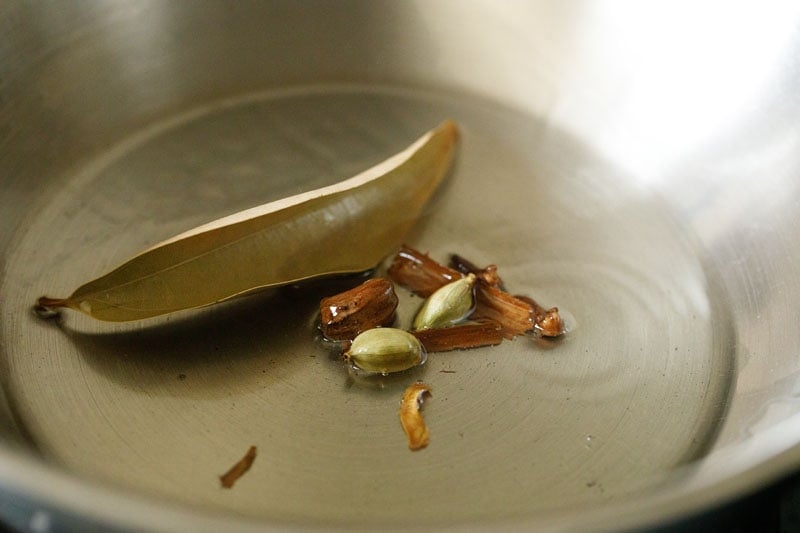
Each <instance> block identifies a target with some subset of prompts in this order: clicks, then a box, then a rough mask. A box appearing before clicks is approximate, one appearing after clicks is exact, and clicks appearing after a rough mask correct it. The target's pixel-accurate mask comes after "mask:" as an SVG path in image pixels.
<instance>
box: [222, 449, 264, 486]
mask: <svg viewBox="0 0 800 533" xmlns="http://www.w3.org/2000/svg"><path fill="white" fill-rule="evenodd" d="M255 459H256V447H255V446H250V448H249V449H248V450H247V453H245V454H244V457H242V458H241V459H239V461H237V463H236V464H235V465H233V466H232V467H231V468H230V470H228V471H227V472H225V473H224V474H222V475H221V476H219V481H220V483H221V484H222V487H223V488H226V489H229V488H231V487H233V484H234V483H236V480H238V479H239V478H240V477H242V475H244V473H245V472H247V471H248V470H250V467H251V466H252V465H253V461H255Z"/></svg>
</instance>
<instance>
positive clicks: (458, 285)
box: [413, 274, 476, 330]
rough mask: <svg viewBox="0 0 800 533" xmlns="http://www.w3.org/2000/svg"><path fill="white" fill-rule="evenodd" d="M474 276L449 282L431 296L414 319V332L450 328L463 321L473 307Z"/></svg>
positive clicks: (469, 275)
mask: <svg viewBox="0 0 800 533" xmlns="http://www.w3.org/2000/svg"><path fill="white" fill-rule="evenodd" d="M475 279H476V278H475V274H468V275H467V276H465V277H463V278H460V279H457V280H455V281H451V282H450V283H448V284H447V285H443V286H442V287H439V288H438V289H437V290H436V292H434V293H433V294H431V295H430V296H429V297H428V298H427V299H426V300H425V302H424V303H423V304H422V307H421V308H420V310H419V311H418V312H417V315H416V317H415V318H414V326H413V328H414V329H415V330H420V329H430V328H441V327H445V326H451V325H453V324H455V323H456V322H460V321H461V320H464V319H465V318H466V317H467V316H468V315H469V314H470V313H471V312H472V310H473V309H474V307H475V298H474V297H473V294H472V293H473V286H474V285H475Z"/></svg>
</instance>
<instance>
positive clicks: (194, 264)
mask: <svg viewBox="0 0 800 533" xmlns="http://www.w3.org/2000/svg"><path fill="white" fill-rule="evenodd" d="M457 137H458V131H457V128H456V125H455V124H454V123H453V122H451V121H445V122H443V123H442V124H440V125H439V126H437V127H436V128H435V129H433V130H431V131H429V132H427V133H426V134H425V135H423V136H422V137H420V138H419V139H418V140H417V141H415V142H414V143H413V144H412V145H411V146H409V147H408V148H406V149H405V150H403V151H402V152H400V153H398V154H396V155H394V156H392V157H390V158H389V159H387V160H385V161H383V162H382V163H379V164H378V165H376V166H374V167H372V168H370V169H368V170H366V171H364V172H362V173H360V174H358V175H356V176H354V177H352V178H350V179H348V180H345V181H342V182H340V183H337V184H334V185H331V186H328V187H323V188H320V189H316V190H313V191H309V192H305V193H302V194H298V195H295V196H291V197H289V198H284V199H281V200H278V201H275V202H270V203H267V204H264V205H262V206H259V207H254V208H251V209H247V210H245V211H241V212H239V213H236V214H234V215H230V216H228V217H224V218H221V219H219V220H216V221H214V222H211V223H209V224H205V225H203V226H200V227H197V228H195V229H193V230H190V231H188V232H186V233H183V234H181V235H177V236H175V237H173V238H171V239H168V240H166V241H164V242H162V243H160V244H158V245H156V246H154V247H152V248H150V249H148V250H145V251H144V252H142V253H140V254H139V255H137V256H135V257H133V258H132V259H130V260H129V261H127V262H126V263H124V264H123V265H121V266H119V267H117V268H116V269H115V270H112V271H111V272H109V273H107V274H105V275H104V276H102V277H100V278H97V279H95V280H93V281H90V282H88V283H86V284H85V285H82V286H81V287H79V288H78V289H76V290H75V292H74V293H72V295H71V296H69V297H68V298H62V299H59V298H49V297H42V298H40V299H39V305H40V306H41V307H44V308H49V309H52V308H58V307H68V308H72V309H75V310H78V311H81V312H83V313H85V314H87V315H89V316H91V317H94V318H96V319H99V320H106V321H114V322H123V321H130V320H138V319H143V318H149V317H153V316H157V315H162V314H165V313H171V312H174V311H179V310H183V309H192V308H197V307H202V306H206V305H210V304H213V303H216V302H220V301H223V300H226V299H229V298H231V297H234V296H237V295H241V294H245V293H247V292H251V291H254V290H257V289H261V288H265V287H273V286H280V285H286V284H290V283H296V282H299V281H303V280H307V279H311V278H315V277H320V276H329V275H336V274H346V273H354V272H362V271H364V270H368V269H370V268H373V267H375V266H376V265H377V264H378V263H379V262H380V261H381V260H382V259H383V258H384V257H386V256H387V255H388V254H390V253H391V252H392V251H394V250H395V249H396V248H397V247H398V246H399V245H400V244H401V242H402V240H403V237H404V235H405V234H406V232H407V231H408V230H409V229H410V228H411V226H412V225H413V224H414V222H415V221H416V219H417V218H418V217H419V215H420V213H421V211H422V208H423V206H424V205H425V204H426V202H427V201H428V200H429V199H430V197H431V195H432V194H433V192H434V191H435V190H436V188H437V187H438V185H439V183H440V182H441V181H442V179H443V177H444V176H445V174H446V173H447V170H448V169H449V168H450V164H451V162H452V159H453V153H454V151H455V145H456V140H457Z"/></svg>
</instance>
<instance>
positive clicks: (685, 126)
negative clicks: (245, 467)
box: [0, 1, 800, 530]
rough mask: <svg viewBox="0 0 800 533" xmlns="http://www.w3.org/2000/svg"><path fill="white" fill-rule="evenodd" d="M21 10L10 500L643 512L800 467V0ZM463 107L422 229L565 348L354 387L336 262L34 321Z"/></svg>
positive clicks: (168, 507) (527, 346)
mask: <svg viewBox="0 0 800 533" xmlns="http://www.w3.org/2000/svg"><path fill="white" fill-rule="evenodd" d="M723 6H724V9H723ZM723 12H724V13H725V15H724V16H720V13H723ZM0 29H2V34H3V35H4V36H5V37H4V38H3V40H2V41H0V179H1V180H2V184H3V191H4V192H3V195H2V196H0V207H1V208H2V216H3V220H4V223H3V225H2V227H0V244H2V249H3V255H2V280H1V283H2V286H1V287H2V289H1V292H0V294H2V298H1V299H0V312H1V313H2V314H1V315H0V343H1V344H0V349H1V350H2V353H1V355H2V357H0V362H1V363H0V364H2V385H3V393H4V404H3V405H2V409H0V413H2V416H0V422H1V423H2V425H1V426H0V428H2V439H3V445H2V447H0V485H2V489H3V490H4V491H9V492H13V493H16V494H19V495H20V496H21V497H23V498H27V497H30V498H32V501H36V502H40V503H41V505H43V506H44V507H46V508H47V507H52V508H55V509H58V510H59V511H58V512H59V513H67V514H69V515H70V516H75V515H78V516H84V517H86V518H87V519H89V520H92V521H94V522H99V523H106V524H115V525H116V526H117V527H121V528H132V529H142V528H145V529H162V530H170V529H173V530H178V529H181V530H182V529H186V528H187V527H191V528H192V529H207V530H213V529H215V528H219V527H220V526H221V525H225V526H226V527H228V528H233V527H239V528H241V529H250V528H252V529H260V528H264V527H269V526H274V527H280V528H283V527H286V526H289V525H297V526H301V527H313V526H319V527H322V526H333V527H336V526H364V527H369V526H377V525H381V526H390V527H397V528H403V527H415V526H420V527H424V526H431V525H437V526H442V527H446V526H454V527H458V526H463V525H464V524H470V525H472V526H474V527H485V528H493V527H497V526H501V525H502V526H508V525H510V524H517V525H522V524H525V525H528V526H530V525H538V526H540V527H553V528H561V529H585V528H586V527H600V528H604V527H605V528H607V527H615V528H617V527H641V526H645V525H653V524H658V523H661V522H662V521H664V520H669V519H673V518H675V517H679V516H683V515H686V514H688V513H692V512H696V511H699V510H702V509H704V508H706V507H707V506H708V505H711V504H712V503H714V502H719V501H723V500H726V499H729V498H732V497H734V496H736V495H740V494H743V493H745V492H747V491H749V490H754V489H755V488H757V487H759V486H760V485H761V484H763V483H765V482H767V481H769V480H771V479H774V478H775V477H776V476H779V475H781V474H785V473H787V472H790V471H791V470H793V469H794V468H796V467H797V465H798V464H800V447H799V446H798V444H799V443H800V417H798V416H797V408H798V405H800V404H799V403H798V402H800V400H798V395H797V391H798V390H800V386H798V383H797V379H798V370H799V367H800V361H798V360H797V357H796V354H797V351H798V348H800V333H798V330H797V328H796V327H795V324H797V323H798V319H800V316H798V315H800V312H799V311H798V306H797V304H796V302H797V301H798V297H800V281H798V280H800V272H798V269H799V268H800V267H798V266H797V265H798V264H800V263H799V262H798V260H800V245H798V244H797V243H798V242H800V241H798V233H799V232H800V228H799V227H798V225H797V220H798V216H797V215H798V210H800V203H799V201H800V197H799V196H798V186H800V179H798V178H800V132H798V129H797V126H796V124H797V122H798V118H800V90H798V89H800V71H798V67H797V65H798V54H800V7H798V6H796V5H795V3H793V2H785V3H781V2H775V3H771V4H769V5H766V6H758V7H756V6H755V5H753V4H736V5H731V4H729V3H725V4H721V3H713V2H710V3H703V4H701V5H697V4H695V3H692V4H689V3H675V2H670V3H663V4H660V3H648V4H647V5H646V6H643V5H639V4H638V3H633V2H631V3H604V2H593V3H559V4H558V5H556V4H553V3H545V2H542V3H527V2H526V3H508V4H502V5H500V4H497V3H489V2H471V3H467V4H464V3H460V2H459V3H455V2H445V1H438V2H407V3H402V4H398V3H389V2H386V3H383V2H363V3H362V2H342V3H336V4H332V3H327V2H320V3H302V4H299V3H294V2H270V3H252V4H251V3H236V4H228V3H207V2H202V3H200V2H199V3H186V2H184V3H169V2H131V3H124V2H120V3H114V4H105V3H97V4H93V3H81V4H67V3H53V4H50V5H43V4H42V5H26V4H21V3H20V4H17V3H7V4H4V5H3V6H2V7H0ZM445 117H451V118H453V119H455V120H456V121H458V122H459V124H460V125H461V127H462V130H463V139H462V144H461V147H460V151H459V155H458V163H457V165H456V168H455V169H454V171H453V173H452V175H451V177H450V180H449V182H448V184H447V186H446V187H445V188H444V190H443V191H442V192H441V194H440V195H439V196H438V197H437V199H436V200H435V202H434V203H433V204H432V206H431V208H430V209H429V211H428V213H427V214H426V216H425V217H424V219H423V220H422V221H421V222H420V224H419V225H418V227H417V228H416V229H415V231H414V233H413V234H412V235H410V236H409V243H410V244H412V245H414V246H416V247H419V248H421V249H424V250H428V251H430V252H431V254H432V255H433V256H434V257H437V258H440V259H444V258H445V257H446V255H447V254H448V253H451V252H454V251H455V252H459V253H462V254H463V255H465V256H466V257H469V258H471V259H473V260H474V261H475V262H478V263H489V262H495V263H497V264H498V265H499V266H500V268H501V274H502V275H503V277H504V279H505V281H506V283H507V284H508V285H509V287H510V288H511V289H512V290H513V291H514V292H519V293H528V294H532V295H535V296H536V297H537V298H539V299H540V300H541V301H542V302H543V303H545V304H548V305H559V307H561V308H562V309H564V310H566V311H567V312H568V313H569V315H570V317H571V326H572V329H571V331H570V332H569V334H568V336H567V337H566V338H565V339H564V340H563V341H561V342H556V343H542V342H537V341H534V340H532V339H517V340H516V341H514V342H513V343H505V344H503V345H502V346H500V347H497V348H491V349H481V350H474V351H469V352H461V353H450V354H434V355H432V356H431V357H430V358H429V360H428V362H427V364H426V365H425V366H424V367H422V368H420V369H417V370H415V371H414V372H412V373H410V374H408V375H400V376H398V377H393V378H392V379H387V380H383V381H378V382H362V381H358V380H357V381H353V380H352V379H350V378H349V377H348V375H347V373H346V371H345V370H344V369H343V367H342V365H341V364H340V362H339V361H337V360H336V358H335V357H332V356H331V355H330V354H329V352H327V351H326V350H325V348H324V347H323V346H321V345H320V344H319V343H318V342H316V341H315V336H314V327H313V323H314V319H315V316H314V315H315V309H316V303H317V302H318V300H319V298H320V297H321V296H323V295H324V294H325V290H326V289H325V288H323V287H314V288H308V289H304V290H297V291H278V292H269V293H264V294H261V295H256V296H253V297H250V298H247V299H241V300H238V301H233V302H229V303H227V304H225V305H223V306H220V307H215V308H210V309H206V310H202V311H199V312H191V313H183V314H177V315H174V316H171V317H168V318H166V319H159V320H153V321H147V322H143V323H138V324H130V325H109V324H101V323H94V322H91V321H90V320H88V319H85V318H82V317H78V316H76V315H67V316H65V319H64V322H63V324H62V326H61V327H58V326H56V325H55V324H53V323H47V322H42V321H41V320H39V319H37V318H36V317H35V316H33V314H32V313H31V312H30V307H31V304H32V303H33V301H34V300H35V298H36V297H37V296H39V295H40V294H42V293H52V294H56V293H65V292H69V290H71V289H72V288H74V287H75V286H77V285H78V284H79V283H81V282H83V281H86V280H87V279H90V278H92V277H95V276H96V275H98V274H101V273H102V272H104V271H105V270H107V269H108V268H109V267H113V266H115V265H116V264H118V263H119V262H120V261H122V260H124V259H125V258H127V257H129V256H130V255H132V254H133V253H136V252H137V251H139V250H140V249H142V248H144V247H147V246H148V245H150V244H153V243H155V242H158V241H159V240H161V239H164V238H166V237H169V236H170V235H172V234H175V233H178V232H180V231H183V230H185V229H188V228H191V227H192V226H194V225H196V224H199V223H202V222H205V221H207V220H211V219H213V218H216V217H218V216H221V215H224V214H226V213H229V212H232V211H235V210H237V209H241V208H244V207H249V206H252V205H255V204H259V203H263V202H266V201H269V200H271V199H275V198H278V197H282V196H286V195H288V194H293V193H296V192H300V191H302V190H308V189H313V188H315V187H319V186H321V185H324V184H326V183H331V182H334V181H337V180H339V179H343V178H346V177H348V176H350V175H352V174H353V173H355V172H357V171H359V170H361V169H363V168H366V167H367V166H369V165H371V164H373V163H375V162H377V161H379V160H381V159H383V158H384V157H386V156H387V155H390V154H391V153H393V152H394V151H396V150H398V149H400V148H402V147H403V146H405V145H406V144H407V142H408V141H409V140H411V139H413V138H414V137H415V136H416V135H418V134H419V133H421V132H422V131H424V130H426V129H428V128H429V127H431V126H432V125H433V124H435V123H437V122H438V121H439V120H441V119H442V118H445ZM354 245H357V243H355V244H354ZM414 304H415V302H413V300H411V299H407V301H406V304H405V305H404V307H403V309H402V312H401V317H400V318H401V320H406V321H407V320H408V319H409V315H410V313H412V312H413V309H412V307H413V305H414ZM443 370H444V371H445V372H442V371H443ZM417 378H422V379H424V380H425V381H426V382H428V383H429V384H430V385H431V386H432V388H433V398H432V399H431V400H430V401H429V402H427V403H426V404H425V416H426V420H427V421H428V423H429V426H430V428H431V444H430V446H429V448H427V449H426V450H424V451H422V452H417V453H412V452H409V451H408V450H407V449H406V447H405V442H404V438H403V435H402V432H401V431H400V428H399V423H398V421H397V419H396V409H397V402H398V400H399V397H400V394H401V392H402V390H403V388H404V387H405V386H406V385H407V384H408V383H410V382H411V381H413V380H414V379H417ZM251 444H254V445H257V446H258V447H259V456H258V458H257V459H256V462H255V463H254V465H253V468H252V469H251V471H250V472H248V473H247V474H246V475H245V476H244V477H243V478H242V479H241V480H240V481H239V483H238V484H237V485H236V487H235V488H234V489H233V490H230V491H223V490H222V489H220V488H219V486H218V483H217V478H216V476H217V475H218V474H220V473H222V472H224V471H225V470H226V469H227V468H228V467H229V466H230V465H231V464H232V463H233V462H234V461H235V460H236V459H238V458H239V457H240V456H241V455H242V454H243V453H244V451H245V450H246V449H247V447H248V446H250V445H251Z"/></svg>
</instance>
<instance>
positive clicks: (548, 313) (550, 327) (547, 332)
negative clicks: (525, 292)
mask: <svg viewBox="0 0 800 533" xmlns="http://www.w3.org/2000/svg"><path fill="white" fill-rule="evenodd" d="M517 298H518V299H520V300H523V301H525V302H526V303H528V304H529V305H530V306H531V308H532V309H533V317H534V318H533V321H534V324H535V325H534V327H535V328H536V331H538V332H539V333H541V335H542V336H543V337H558V336H559V335H562V334H563V333H564V331H565V330H564V320H563V319H562V318H561V315H560V314H559V313H558V307H551V308H550V309H545V308H544V307H542V306H541V305H539V304H538V303H537V302H536V300H534V299H533V298H529V297H527V296H519V295H518V296H517Z"/></svg>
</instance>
